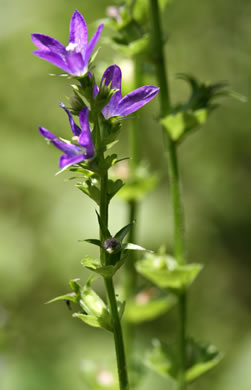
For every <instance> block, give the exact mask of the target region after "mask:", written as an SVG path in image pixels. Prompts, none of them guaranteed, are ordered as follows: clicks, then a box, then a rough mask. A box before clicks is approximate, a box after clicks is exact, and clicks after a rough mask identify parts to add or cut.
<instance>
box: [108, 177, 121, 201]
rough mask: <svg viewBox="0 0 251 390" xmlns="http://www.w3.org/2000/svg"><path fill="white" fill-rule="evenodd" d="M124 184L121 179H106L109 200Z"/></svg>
mask: <svg viewBox="0 0 251 390" xmlns="http://www.w3.org/2000/svg"><path fill="white" fill-rule="evenodd" d="M123 186H124V183H123V181H122V180H120V179H118V180H115V181H114V180H111V179H109V180H108V197H109V200H111V199H112V198H113V197H114V195H116V193H117V192H118V191H119V190H120V189H121V188H122V187H123Z"/></svg>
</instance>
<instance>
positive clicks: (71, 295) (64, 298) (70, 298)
mask: <svg viewBox="0 0 251 390" xmlns="http://www.w3.org/2000/svg"><path fill="white" fill-rule="evenodd" d="M57 301H71V302H74V303H77V302H78V299H77V295H76V294H75V293H69V294H65V295H61V296H59V297H56V298H53V299H51V300H50V301H48V302H46V304H49V303H53V302H57Z"/></svg>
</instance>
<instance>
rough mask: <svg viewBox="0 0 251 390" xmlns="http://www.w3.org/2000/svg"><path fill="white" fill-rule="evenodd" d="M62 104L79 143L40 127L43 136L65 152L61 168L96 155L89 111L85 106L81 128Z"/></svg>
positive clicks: (81, 118)
mask: <svg viewBox="0 0 251 390" xmlns="http://www.w3.org/2000/svg"><path fill="white" fill-rule="evenodd" d="M60 106H61V107H62V108H63V109H64V110H65V112H66V113H67V115H68V117H69V122H70V126H71V129H72V132H73V140H74V141H77V143H78V145H75V144H72V143H69V142H64V141H62V140H60V139H58V137H56V136H55V135H54V134H53V133H51V132H50V131H49V130H47V129H45V128H44V127H39V131H40V133H41V134H42V136H43V137H45V138H46V139H47V140H49V142H51V143H53V144H54V145H55V146H56V147H57V148H58V149H60V150H61V151H62V152H64V154H63V155H62V156H61V157H60V160H59V168H65V167H67V166H70V165H72V164H78V163H80V162H81V161H84V160H89V159H91V158H92V157H94V154H95V151H94V146H93V142H92V137H91V130H90V126H89V111H88V108H87V107H85V108H83V109H82V111H81V112H80V114H79V122H80V126H81V129H80V128H79V126H77V125H76V123H75V122H74V120H73V117H72V115H71V113H70V111H69V110H67V108H66V107H65V106H64V104H63V103H60Z"/></svg>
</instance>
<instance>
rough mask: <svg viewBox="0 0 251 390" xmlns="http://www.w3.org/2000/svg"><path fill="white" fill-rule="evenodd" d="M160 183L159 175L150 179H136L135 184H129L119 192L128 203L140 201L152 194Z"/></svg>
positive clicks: (150, 176) (151, 176) (149, 177)
mask: <svg viewBox="0 0 251 390" xmlns="http://www.w3.org/2000/svg"><path fill="white" fill-rule="evenodd" d="M157 183H158V177H157V175H150V174H149V176H148V177H139V176H138V177H136V179H135V180H134V181H133V182H128V183H126V184H125V185H124V187H123V188H122V189H121V190H120V192H119V197H120V198H121V199H123V200H124V201H126V202H129V201H131V200H136V201H140V200H142V199H143V198H144V197H145V196H146V195H147V194H148V193H149V192H151V191H152V190H153V189H154V188H155V187H156V185H157Z"/></svg>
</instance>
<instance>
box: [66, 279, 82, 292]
mask: <svg viewBox="0 0 251 390" xmlns="http://www.w3.org/2000/svg"><path fill="white" fill-rule="evenodd" d="M79 280H80V279H72V280H70V281H69V286H70V288H71V289H72V290H73V291H74V292H75V293H76V294H77V295H78V294H79V293H80V289H81V286H80V284H79V283H78V282H79Z"/></svg>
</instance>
